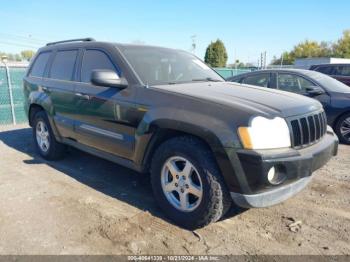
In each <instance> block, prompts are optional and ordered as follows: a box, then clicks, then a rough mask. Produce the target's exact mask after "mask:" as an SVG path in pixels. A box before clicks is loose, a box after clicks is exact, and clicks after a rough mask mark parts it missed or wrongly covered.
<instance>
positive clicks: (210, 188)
mask: <svg viewBox="0 0 350 262" xmlns="http://www.w3.org/2000/svg"><path fill="white" fill-rule="evenodd" d="M151 182H152V188H153V192H154V196H155V199H156V201H157V203H158V205H159V206H160V207H161V208H162V209H163V211H164V212H165V213H166V215H167V216H168V217H169V218H170V219H172V220H173V221H174V222H175V223H176V224H178V225H180V226H182V227H185V228H188V229H195V228H199V227H203V226H205V225H208V224H209V223H211V222H215V221H217V220H219V219H220V218H221V217H222V216H223V215H224V214H225V213H226V212H227V210H228V209H229V207H230V205H231V203H232V200H231V198H230V194H229V192H228V189H227V187H226V184H225V183H224V180H223V178H222V176H221V174H220V171H219V168H218V166H217V164H216V161H215V159H214V157H213V155H212V152H211V151H210V150H209V149H208V148H207V146H206V145H205V144H204V143H202V142H201V141H200V140H198V139H196V138H193V137H190V136H184V137H176V138H172V139H170V140H168V141H166V142H164V143H163V144H161V145H160V147H159V148H158V149H157V150H156V152H155V154H154V156H153V159H152V163H151Z"/></svg>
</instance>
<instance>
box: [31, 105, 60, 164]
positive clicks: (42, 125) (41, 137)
mask: <svg viewBox="0 0 350 262" xmlns="http://www.w3.org/2000/svg"><path fill="white" fill-rule="evenodd" d="M33 139H34V143H35V147H36V149H37V151H38V153H39V154H40V156H42V157H43V158H45V159H46V160H57V159H60V158H62V157H63V156H64V154H65V151H66V146H65V145H63V144H61V143H59V142H57V141H56V139H55V136H54V134H53V132H52V128H51V125H50V122H49V119H48V118H47V115H46V113H45V111H38V112H36V113H35V115H34V119H33Z"/></svg>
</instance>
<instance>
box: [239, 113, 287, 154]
mask: <svg viewBox="0 0 350 262" xmlns="http://www.w3.org/2000/svg"><path fill="white" fill-rule="evenodd" d="M238 134H239V137H240V139H241V142H242V144H243V147H244V148H246V149H273V148H283V147H290V146H291V142H290V134H289V128H288V125H287V123H286V121H285V120H284V119H283V118H280V117H275V118H274V119H267V118H265V117H262V116H257V117H254V118H253V119H252V121H251V124H250V127H239V128H238Z"/></svg>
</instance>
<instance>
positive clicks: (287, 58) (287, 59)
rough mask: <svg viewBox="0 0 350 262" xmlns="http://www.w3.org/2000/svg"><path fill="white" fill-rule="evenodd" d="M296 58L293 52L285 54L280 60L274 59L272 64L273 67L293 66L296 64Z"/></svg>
mask: <svg viewBox="0 0 350 262" xmlns="http://www.w3.org/2000/svg"><path fill="white" fill-rule="evenodd" d="M294 60H295V59H294V56H293V55H292V54H291V52H283V53H282V55H281V57H280V58H277V57H275V56H274V57H273V59H272V62H271V64H272V65H280V64H282V65H292V64H293V63H294Z"/></svg>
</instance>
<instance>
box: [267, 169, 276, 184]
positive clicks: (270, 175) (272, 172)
mask: <svg viewBox="0 0 350 262" xmlns="http://www.w3.org/2000/svg"><path fill="white" fill-rule="evenodd" d="M275 175H276V168H275V167H274V166H273V167H271V168H270V170H269V172H268V173H267V180H269V182H270V183H271V181H273V179H274V178H275Z"/></svg>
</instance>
